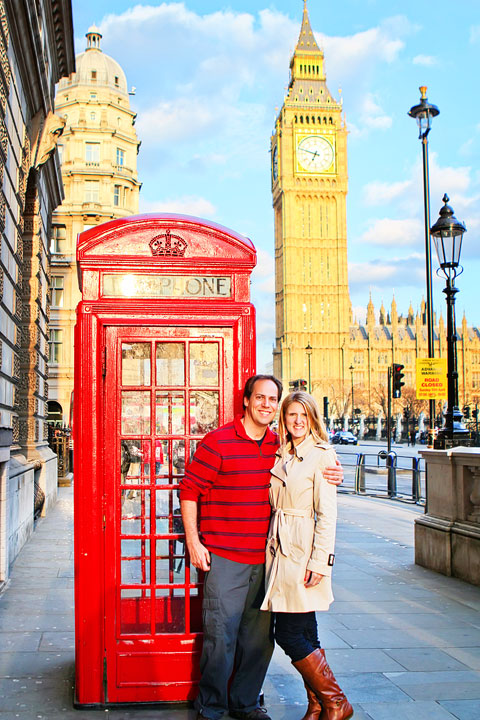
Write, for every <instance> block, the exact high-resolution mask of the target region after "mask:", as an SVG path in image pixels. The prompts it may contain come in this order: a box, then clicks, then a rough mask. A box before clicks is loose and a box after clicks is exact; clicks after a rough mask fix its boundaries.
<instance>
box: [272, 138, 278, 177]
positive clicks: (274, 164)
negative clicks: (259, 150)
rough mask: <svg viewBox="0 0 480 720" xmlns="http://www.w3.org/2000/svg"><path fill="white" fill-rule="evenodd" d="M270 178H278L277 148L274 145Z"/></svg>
mask: <svg viewBox="0 0 480 720" xmlns="http://www.w3.org/2000/svg"><path fill="white" fill-rule="evenodd" d="M272 177H273V179H274V180H276V179H277V177H278V147H277V145H275V147H274V148H273V153H272Z"/></svg>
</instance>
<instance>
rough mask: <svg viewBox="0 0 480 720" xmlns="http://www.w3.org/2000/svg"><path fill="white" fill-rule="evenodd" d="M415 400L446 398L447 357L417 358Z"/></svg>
mask: <svg viewBox="0 0 480 720" xmlns="http://www.w3.org/2000/svg"><path fill="white" fill-rule="evenodd" d="M416 369H417V400H446V399H447V396H448V389H447V358H417V368H416Z"/></svg>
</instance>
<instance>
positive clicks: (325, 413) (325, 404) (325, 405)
mask: <svg viewBox="0 0 480 720" xmlns="http://www.w3.org/2000/svg"><path fill="white" fill-rule="evenodd" d="M323 417H324V418H325V419H326V420H328V397H327V395H324V396H323Z"/></svg>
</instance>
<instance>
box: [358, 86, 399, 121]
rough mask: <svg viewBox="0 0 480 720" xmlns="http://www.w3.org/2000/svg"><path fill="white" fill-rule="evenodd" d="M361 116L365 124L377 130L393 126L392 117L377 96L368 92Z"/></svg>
mask: <svg viewBox="0 0 480 720" xmlns="http://www.w3.org/2000/svg"><path fill="white" fill-rule="evenodd" d="M360 117H361V120H362V122H363V124H364V125H365V126H367V127H368V128H374V129H376V130H386V129H387V128H389V127H391V126H392V118H391V117H390V116H389V115H386V114H385V113H384V111H383V110H382V108H381V107H380V105H379V104H378V102H377V100H376V98H375V96H374V95H373V94H371V93H369V94H367V95H366V96H365V98H364V100H363V103H362V107H361V110H360Z"/></svg>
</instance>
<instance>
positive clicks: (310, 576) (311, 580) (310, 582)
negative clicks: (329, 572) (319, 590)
mask: <svg viewBox="0 0 480 720" xmlns="http://www.w3.org/2000/svg"><path fill="white" fill-rule="evenodd" d="M322 578H323V575H320V573H315V572H312V571H311V570H307V571H306V572H305V580H304V581H303V584H304V585H305V587H315V585H318V583H319V582H320V580H321V579H322Z"/></svg>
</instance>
